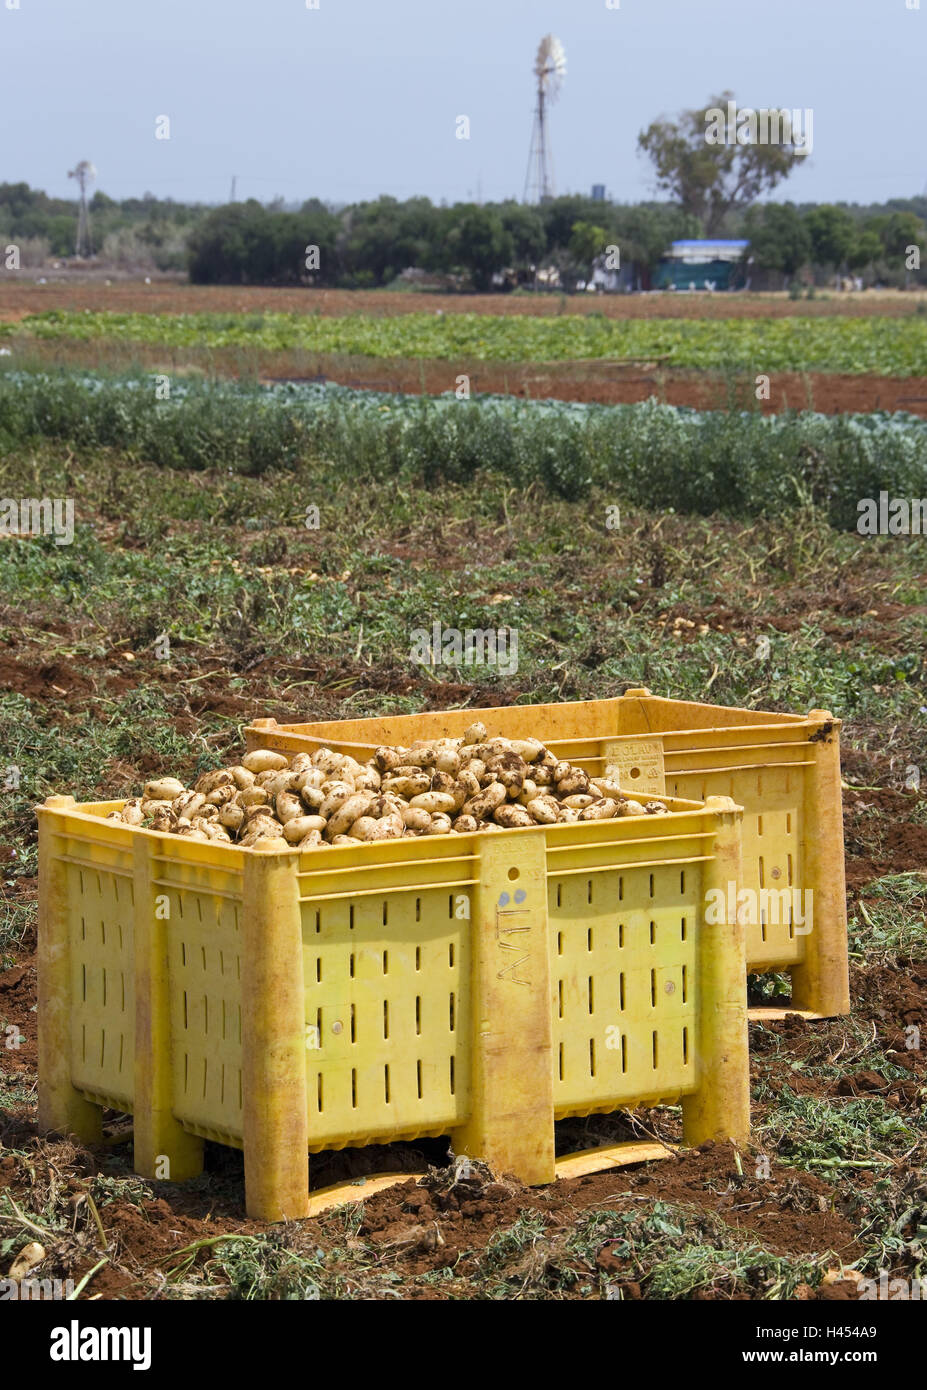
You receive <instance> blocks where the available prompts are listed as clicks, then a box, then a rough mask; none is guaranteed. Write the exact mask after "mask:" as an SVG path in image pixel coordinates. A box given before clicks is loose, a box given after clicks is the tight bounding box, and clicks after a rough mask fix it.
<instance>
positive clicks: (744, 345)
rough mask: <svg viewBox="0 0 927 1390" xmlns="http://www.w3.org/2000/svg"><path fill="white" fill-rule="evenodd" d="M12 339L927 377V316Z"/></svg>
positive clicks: (170, 318)
mask: <svg viewBox="0 0 927 1390" xmlns="http://www.w3.org/2000/svg"><path fill="white" fill-rule="evenodd" d="M0 334H2V335H3V336H5V337H11V336H17V335H24V336H26V337H29V338H33V339H52V340H71V341H81V342H94V341H106V342H107V343H125V344H144V345H151V346H157V347H164V348H175V349H176V348H190V347H194V348H199V349H207V350H210V349H220V348H234V347H247V348H250V349H254V350H260V351H265V352H273V351H294V350H304V351H315V352H320V353H346V354H350V355H354V356H357V355H359V356H369V357H407V358H408V357H413V358H429V359H436V360H443V361H462V360H469V361H480V362H529V361H530V362H542V361H544V362H552V361H561V362H562V361H568V360H595V359H600V358H632V359H637V358H646V359H658V360H665V362H666V365H668V366H673V367H694V368H701V369H703V370H706V371H729V370H746V371H751V372H756V373H769V372H772V371H791V372H795V371H825V372H851V373H865V374H877V375H881V376H899V377H907V376H923V375H927V317H925V316H920V315H913V314H912V315H910V316H908V317H905V318H876V317H871V318H793V317H789V318H782V319H715V320H711V319H625V320H621V319H606V318H604V317H598V316H597V315H563V316H562V317H559V318H535V317H533V316H528V315H518V316H509V317H506V316H495V315H480V314H426V313H415V314H404V315H400V316H396V317H371V316H369V315H364V314H351V315H348V316H346V317H342V318H336V317H325V318H323V317H322V316H321V315H318V314H271V313H269V314H262V315H241V314H239V315H235V314H175V315H170V314H157V315H156V314H115V313H93V312H89V311H88V312H84V313H76V312H75V313H72V312H64V311H60V312H59V311H53V312H50V313H45V314H32V315H30V316H28V317H27V318H24V319H22V320H21V321H20V322H19V323H17V324H4V325H0Z"/></svg>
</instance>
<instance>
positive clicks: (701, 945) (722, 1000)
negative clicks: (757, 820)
mask: <svg viewBox="0 0 927 1390" xmlns="http://www.w3.org/2000/svg"><path fill="white" fill-rule="evenodd" d="M705 805H706V807H708V808H710V809H713V810H715V811H716V812H717V813H718V819H717V830H716V834H715V847H714V858H713V859H712V860H709V861H708V862H707V863H706V864H705V865H704V872H703V878H702V892H703V899H704V900H707V894H708V893H709V891H710V890H712V889H720V890H721V893H722V894H723V901H724V902H725V903H726V902H727V901H728V885H729V884H735V885H736V887H735V890H734V891H735V895H736V893H737V892H738V891H739V889H740V885H741V882H742V878H741V835H740V827H741V819H742V813H741V811H740V809H739V808H737V809H736V810H735V809H734V808H735V803H734V802H733V801H732V800H731V799H730V797H726V796H709V797H708V798H707V799H706V802H705ZM735 900H736V896H735ZM724 915H725V916H726V915H727V914H726V913H725V914H724ZM735 915H737V914H735ZM698 990H699V1008H698V1020H699V1021H698V1040H697V1057H698V1063H699V1089H698V1090H697V1091H696V1092H694V1093H693V1094H692V1095H689V1096H685V1097H684V1098H683V1102H682V1122H683V1137H684V1139H685V1142H686V1143H687V1144H690V1145H693V1146H695V1145H698V1144H704V1143H707V1142H708V1140H710V1139H732V1140H734V1141H735V1143H738V1144H743V1143H746V1142H747V1140H748V1139H749V1137H750V1059H749V1051H748V1044H747V958H746V944H745V932H744V927H743V924H742V923H741V922H738V921H734V922H723V923H710V922H706V921H705V920H704V915H703V917H702V920H701V921H700V922H699V923H698Z"/></svg>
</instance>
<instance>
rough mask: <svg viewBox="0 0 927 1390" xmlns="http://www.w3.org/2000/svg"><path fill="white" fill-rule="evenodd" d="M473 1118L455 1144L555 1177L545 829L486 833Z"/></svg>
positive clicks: (476, 913) (541, 1177)
mask: <svg viewBox="0 0 927 1390" xmlns="http://www.w3.org/2000/svg"><path fill="white" fill-rule="evenodd" d="M471 911H472V914H473V916H472V919H471V954H472V962H471V969H472V977H471V978H472V985H471V994H472V1023H471V1039H472V1063H471V1067H472V1072H471V1097H472V1109H471V1113H470V1119H469V1120H468V1122H467V1123H466V1124H465V1125H463V1126H462V1127H461V1128H460V1129H458V1130H456V1131H455V1132H454V1134H453V1135H452V1141H453V1145H454V1150H455V1152H456V1153H458V1154H468V1155H470V1157H472V1158H481V1159H483V1160H484V1162H486V1163H488V1164H489V1166H490V1167H491V1168H493V1169H494V1170H495V1171H496V1172H498V1173H513V1174H514V1175H515V1176H516V1177H518V1178H520V1179H521V1181H522V1182H526V1183H533V1184H536V1185H539V1184H541V1183H547V1182H553V1180H554V1178H555V1176H556V1169H555V1166H554V1097H553V1046H552V1042H551V994H550V963H549V959H548V950H549V943H548V927H547V881H546V845H545V836H544V832H543V831H537V832H533V831H528V830H525V831H519V832H518V834H517V835H511V836H509V835H483V836H481V837H480V848H479V884H478V885H477V887H476V889H475V892H474V895H473V901H472V904H471Z"/></svg>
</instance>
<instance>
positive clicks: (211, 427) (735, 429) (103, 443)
mask: <svg viewBox="0 0 927 1390" xmlns="http://www.w3.org/2000/svg"><path fill="white" fill-rule="evenodd" d="M160 380H161V379H160V378H155V377H153V376H152V377H141V378H131V379H126V378H124V377H107V376H103V375H90V374H87V373H81V374H79V375H78V374H76V373H73V372H71V373H69V372H66V371H60V372H53V373H48V372H45V373H40V372H36V373H28V372H16V371H10V370H7V371H4V372H0V447H15V446H18V445H21V444H23V443H26V442H28V441H30V440H33V439H38V438H43V437H44V438H49V439H57V440H61V441H64V442H67V443H69V444H72V445H74V446H77V447H92V448H98V447H114V448H118V449H121V450H123V451H125V452H127V453H129V454H130V455H132V456H135V457H137V458H140V459H144V460H146V461H147V462H150V463H155V464H158V465H161V466H164V467H171V468H187V469H194V470H201V471H203V470H222V471H227V472H239V473H244V474H250V475H259V474H262V473H265V472H266V471H268V470H270V469H279V468H282V469H296V468H301V467H310V468H311V469H312V471H313V472H314V473H315V474H317V475H318V476H320V477H321V476H323V475H325V473H326V472H328V474H329V476H331V477H341V476H345V475H347V476H352V477H358V478H362V479H366V480H369V482H370V483H371V485H374V484H377V483H384V482H387V481H388V480H389V479H391V478H396V477H398V478H403V479H409V480H413V481H418V482H420V483H422V484H423V485H425V486H429V487H434V486H438V485H440V484H441V483H442V482H445V481H446V482H467V481H469V480H470V479H472V478H473V477H475V476H477V475H479V474H480V473H487V474H496V475H502V476H504V477H505V478H506V479H507V480H508V481H509V482H510V483H511V484H512V486H527V485H528V484H530V483H539V484H541V485H543V486H544V487H545V488H546V489H547V490H548V491H549V492H550V493H552V494H554V495H559V496H562V497H567V498H576V497H580V496H583V495H584V494H585V493H587V492H588V491H589V489H590V488H592V487H596V486H597V487H608V488H609V489H611V490H612V491H613V493H614V495H615V498H616V501H619V502H620V501H627V502H633V503H635V504H637V505H641V506H646V507H655V508H665V509H671V510H676V511H679V512H688V513H697V514H702V515H708V514H711V513H714V512H720V513H726V514H728V515H731V516H762V515H767V516H775V515H779V514H781V513H782V512H783V511H787V510H789V509H791V508H793V507H795V506H804V505H808V504H809V503H810V504H814V505H816V506H818V507H819V508H820V509H821V512H822V514H823V515H825V516H826V517H827V518H828V519H829V520H830V521H831V523H832V524H834V525H836V526H838V527H841V528H844V529H851V528H854V527H855V526H856V522H857V519H858V509H857V503H858V502H859V500H860V499H861V498H878V495H879V492H880V491H888V492H889V493H890V494H892V495H893V496H897V497H927V426H925V425H924V423H923V422H922V421H920V420H918V419H916V418H914V417H912V416H905V415H885V414H874V415H860V416H828V415H818V414H814V413H811V412H800V413H798V412H787V413H785V414H783V415H780V416H764V415H762V414H760V413H759V412H753V411H744V412H733V411H731V412H728V411H705V412H696V411H693V410H687V409H683V408H678V407H674V406H668V405H663V404H660V403H659V402H657V401H655V400H651V401H648V402H645V403H643V404H640V405H621V406H578V405H570V404H565V403H557V402H534V403H532V402H524V401H517V400H515V399H514V398H512V397H474V398H473V399H471V400H468V401H458V400H456V399H455V398H454V397H453V396H444V397H438V398H433V397H428V396H406V397H403V396H395V395H393V396H386V395H381V394H378V393H375V392H354V391H350V390H347V389H345V388H338V387H336V388H330V387H326V388H320V387H308V388H307V387H293V386H277V387H271V388H264V387H257V386H244V385H241V384H236V383H210V382H202V383H190V382H176V383H174V384H173V385H172V387H171V395H170V397H169V399H166V400H163V399H159V397H158V389H157V383H158V382H159V381H160Z"/></svg>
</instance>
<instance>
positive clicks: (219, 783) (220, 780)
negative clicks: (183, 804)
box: [193, 768, 233, 796]
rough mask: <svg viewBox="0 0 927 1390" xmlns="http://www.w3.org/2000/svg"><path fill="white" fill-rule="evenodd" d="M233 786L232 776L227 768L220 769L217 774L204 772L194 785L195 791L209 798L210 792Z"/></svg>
mask: <svg viewBox="0 0 927 1390" xmlns="http://www.w3.org/2000/svg"><path fill="white" fill-rule="evenodd" d="M232 785H233V781H232V774H231V773H230V772H229V771H228V770H227V769H226V768H219V769H218V770H217V771H215V772H204V773H203V775H202V777H198V778H197V780H196V781H195V782H194V783H193V790H194V791H195V792H202V793H203V795H204V796H208V795H209V793H210V792H214V791H217V790H218V788H219V787H230V786H232Z"/></svg>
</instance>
